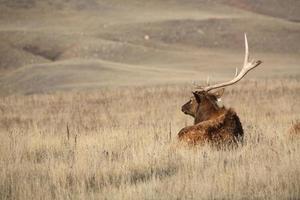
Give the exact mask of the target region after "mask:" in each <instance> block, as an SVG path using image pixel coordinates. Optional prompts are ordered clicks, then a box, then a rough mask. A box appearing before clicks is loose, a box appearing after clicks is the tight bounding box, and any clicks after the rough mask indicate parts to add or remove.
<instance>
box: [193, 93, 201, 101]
mask: <svg viewBox="0 0 300 200" xmlns="http://www.w3.org/2000/svg"><path fill="white" fill-rule="evenodd" d="M193 95H194V97H195V99H196V101H197V103H200V95H199V94H198V93H197V92H193Z"/></svg>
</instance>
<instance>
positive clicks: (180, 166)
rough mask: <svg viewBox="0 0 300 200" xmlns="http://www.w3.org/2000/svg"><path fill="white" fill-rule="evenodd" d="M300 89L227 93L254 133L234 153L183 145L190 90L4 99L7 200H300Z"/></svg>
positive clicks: (3, 189) (291, 82)
mask: <svg viewBox="0 0 300 200" xmlns="http://www.w3.org/2000/svg"><path fill="white" fill-rule="evenodd" d="M299 83H300V81H299V80H297V79H286V80H283V79H280V80H273V79H272V80H258V81H257V80H249V81H243V82H241V83H240V84H239V85H238V86H235V87H232V88H230V89H228V90H227V91H226V93H225V96H224V97H223V101H224V102H223V103H224V104H225V105H226V106H229V107H233V108H235V110H236V112H237V113H238V114H239V116H240V118H241V121H242V124H243V127H244V130H245V142H244V144H243V145H241V146H240V147H239V148H238V149H236V150H232V151H226V150H224V151H218V150H214V149H212V148H210V147H209V146H201V147H197V148H189V147H185V146H182V145H179V146H178V144H177V139H176V134H177V132H178V131H179V130H180V129H181V128H182V127H184V126H186V125H187V124H192V119H191V118H189V117H188V116H186V115H184V114H183V113H181V112H180V106H181V104H183V103H184V102H185V101H186V100H187V97H188V96H189V95H190V90H191V89H192V88H191V86H190V85H162V86H151V87H150V86H149V87H146V86H143V87H123V88H106V89H101V90H93V91H88V92H82V91H81V92H57V93H53V94H36V95H28V96H20V95H13V96H8V97H1V101H0V102H1V105H0V111H1V115H0V122H1V127H0V128H1V131H0V137H1V146H0V155H1V157H0V164H1V168H0V169H1V172H0V199H298V198H299V197H300V187H299V186H300V168H299V166H300V140H298V139H297V138H296V139H295V138H294V139H290V138H289V137H288V134H287V133H286V132H287V130H288V128H289V126H290V125H291V124H292V122H293V121H294V120H295V119H299V117H300V116H299V113H300V110H299V108H300V107H299V102H300V95H299V94H300V84H299ZM299 139H300V138H299Z"/></svg>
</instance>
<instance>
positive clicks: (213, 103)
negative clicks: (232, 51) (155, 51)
mask: <svg viewBox="0 0 300 200" xmlns="http://www.w3.org/2000/svg"><path fill="white" fill-rule="evenodd" d="M261 63H262V62H261V61H260V60H258V61H255V60H251V61H249V50H248V41H247V36H246V34H245V59H244V65H243V67H242V69H241V71H240V72H239V73H238V70H236V73H235V77H234V78H233V79H232V80H230V81H227V82H224V83H219V84H215V85H209V84H207V86H205V87H202V86H198V87H197V88H196V90H195V91H193V96H192V97H191V99H190V100H189V101H188V102H187V103H185V104H184V105H183V106H182V108H181V110H182V112H183V113H185V114H187V115H190V116H192V117H194V118H195V121H194V124H197V123H199V122H201V121H205V120H208V119H211V117H213V116H215V115H217V114H218V112H219V111H220V110H221V109H223V107H220V106H219V105H218V104H217V102H218V100H219V99H220V97H221V96H222V95H223V93H224V88H225V87H226V86H229V85H233V84H235V83H237V82H238V81H240V80H241V79H242V78H243V77H244V76H245V75H246V74H247V73H248V72H249V71H251V70H252V69H254V68H255V67H257V66H258V65H260V64H261ZM219 88H222V89H220V90H218V91H217V92H211V90H215V89H219Z"/></svg>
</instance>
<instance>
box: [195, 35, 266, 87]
mask: <svg viewBox="0 0 300 200" xmlns="http://www.w3.org/2000/svg"><path fill="white" fill-rule="evenodd" d="M261 63H262V61H260V60H257V61H255V60H252V61H249V47H248V40H247V35H246V33H245V59H244V65H243V67H242V69H241V71H240V72H239V73H238V70H237V68H236V73H235V76H234V78H233V79H232V80H230V81H227V82H224V83H219V84H216V85H211V86H206V87H197V89H200V90H202V91H206V92H208V91H210V90H212V89H217V88H222V87H226V86H229V85H233V84H235V83H237V82H239V81H240V80H241V79H242V78H243V77H244V76H245V75H246V74H247V73H248V72H249V71H251V70H252V69H254V68H255V67H257V66H258V65H260V64H261Z"/></svg>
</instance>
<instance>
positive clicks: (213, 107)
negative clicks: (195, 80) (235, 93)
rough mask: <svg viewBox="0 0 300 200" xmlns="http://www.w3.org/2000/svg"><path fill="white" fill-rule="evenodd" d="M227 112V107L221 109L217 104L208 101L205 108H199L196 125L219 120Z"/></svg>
mask: <svg viewBox="0 0 300 200" xmlns="http://www.w3.org/2000/svg"><path fill="white" fill-rule="evenodd" d="M224 111H226V109H225V107H219V106H218V105H217V104H216V103H215V102H212V101H207V102H205V104H204V105H203V106H201V107H200V106H199V107H198V109H197V113H196V116H195V120H194V124H198V123H199V122H203V121H206V120H211V119H215V118H217V117H218V116H219V115H221V114H222V113H224Z"/></svg>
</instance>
